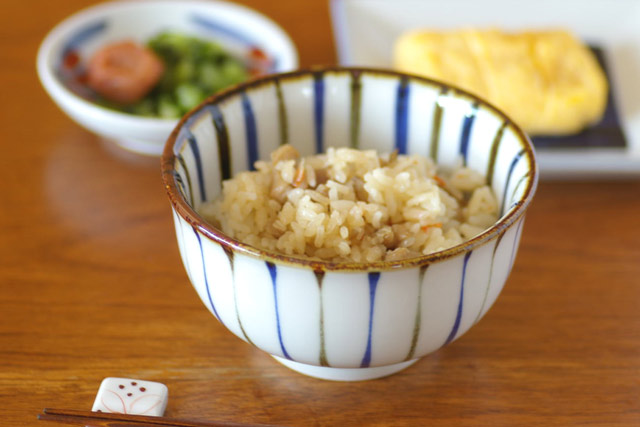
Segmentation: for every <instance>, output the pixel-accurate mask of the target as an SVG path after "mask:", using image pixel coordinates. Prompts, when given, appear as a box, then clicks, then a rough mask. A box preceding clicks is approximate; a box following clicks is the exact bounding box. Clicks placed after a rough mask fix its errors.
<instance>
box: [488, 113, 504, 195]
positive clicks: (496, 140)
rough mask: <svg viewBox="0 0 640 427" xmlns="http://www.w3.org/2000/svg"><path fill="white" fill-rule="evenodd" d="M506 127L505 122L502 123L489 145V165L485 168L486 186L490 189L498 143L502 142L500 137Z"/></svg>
mask: <svg viewBox="0 0 640 427" xmlns="http://www.w3.org/2000/svg"><path fill="white" fill-rule="evenodd" d="M506 127H507V122H503V123H502V125H501V126H500V129H498V132H496V136H495V137H494V138H493V143H492V144H491V152H490V153H489V165H488V166H487V185H488V186H489V187H491V184H493V171H494V169H495V165H496V157H498V148H499V147H500V142H501V141H502V135H503V134H504V130H505V128H506Z"/></svg>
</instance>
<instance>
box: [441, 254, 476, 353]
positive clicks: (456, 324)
mask: <svg viewBox="0 0 640 427" xmlns="http://www.w3.org/2000/svg"><path fill="white" fill-rule="evenodd" d="M472 253H473V251H469V252H467V254H466V255H465V256H464V263H463V264H462V280H460V299H459V300H458V313H457V314H456V321H455V322H454V323H453V328H451V332H450V333H449V336H448V337H447V340H446V341H445V342H444V345H447V344H449V343H450V342H451V341H453V339H454V338H455V337H456V335H457V334H458V329H459V328H460V319H462V307H463V302H464V281H465V278H466V277H467V264H468V263H469V258H470V257H471V254H472Z"/></svg>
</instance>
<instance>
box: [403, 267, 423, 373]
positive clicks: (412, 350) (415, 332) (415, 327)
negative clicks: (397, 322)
mask: <svg viewBox="0 0 640 427" xmlns="http://www.w3.org/2000/svg"><path fill="white" fill-rule="evenodd" d="M427 267H428V265H422V266H420V273H419V275H418V302H417V307H416V317H415V320H414V322H413V336H412V337H411V347H410V348H409V352H408V353H407V357H405V359H404V360H405V361H406V360H411V359H413V356H414V353H415V352H416V346H417V345H418V337H419V336H420V326H421V324H422V282H423V281H424V274H425V273H426V272H427Z"/></svg>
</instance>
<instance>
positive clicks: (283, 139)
mask: <svg viewBox="0 0 640 427" xmlns="http://www.w3.org/2000/svg"><path fill="white" fill-rule="evenodd" d="M274 82H275V84H276V97H277V98H278V124H279V125H280V145H284V144H287V143H289V123H288V121H287V107H286V105H285V103H284V96H283V95H282V88H281V87H280V80H278V79H275V80H274Z"/></svg>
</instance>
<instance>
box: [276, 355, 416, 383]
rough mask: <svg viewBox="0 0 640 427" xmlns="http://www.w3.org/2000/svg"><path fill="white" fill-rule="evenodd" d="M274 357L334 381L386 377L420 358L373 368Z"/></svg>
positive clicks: (293, 366) (296, 369) (303, 372)
mask: <svg viewBox="0 0 640 427" xmlns="http://www.w3.org/2000/svg"><path fill="white" fill-rule="evenodd" d="M272 357H273V358H274V359H276V360H277V361H278V362H280V363H282V364H283V365H284V366H286V367H287V368H290V369H293V370H294V371H297V372H300V373H301V374H304V375H308V376H310V377H315V378H320V379H323V380H332V381H364V380H373V379H375V378H381V377H386V376H388V375H391V374H395V373H396V372H399V371H401V370H403V369H405V368H407V367H409V366H411V365H413V364H414V363H415V362H417V361H418V359H413V360H409V361H406V362H401V363H395V364H393V365H386V366H376V367H373V368H331V367H326V366H315V365H306V364H304V363H299V362H294V361H292V360H288V359H285V358H282V357H278V356H272Z"/></svg>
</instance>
